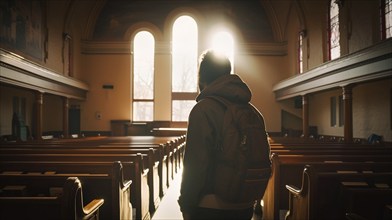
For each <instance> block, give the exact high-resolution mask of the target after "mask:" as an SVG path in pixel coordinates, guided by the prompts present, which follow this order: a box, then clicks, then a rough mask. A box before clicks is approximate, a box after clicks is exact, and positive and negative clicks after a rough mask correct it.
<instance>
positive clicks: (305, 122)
mask: <svg viewBox="0 0 392 220" xmlns="http://www.w3.org/2000/svg"><path fill="white" fill-rule="evenodd" d="M308 100H309V98H308V95H303V96H302V134H303V135H304V137H305V138H308V137H309V105H308Z"/></svg>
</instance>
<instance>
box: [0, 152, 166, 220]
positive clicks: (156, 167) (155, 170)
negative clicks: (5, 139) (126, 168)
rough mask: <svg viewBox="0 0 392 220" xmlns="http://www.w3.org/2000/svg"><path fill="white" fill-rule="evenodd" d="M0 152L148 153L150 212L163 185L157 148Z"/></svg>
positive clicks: (158, 199) (154, 208)
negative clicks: (161, 184)
mask: <svg viewBox="0 0 392 220" xmlns="http://www.w3.org/2000/svg"><path fill="white" fill-rule="evenodd" d="M0 153H1V154H7V153H14V154H46V153H48V154H67V153H78V154H137V153H144V154H146V155H148V156H147V157H145V160H144V162H145V167H146V168H148V169H149V172H148V185H149V190H150V212H151V213H153V212H155V210H156V208H157V207H158V205H159V202H160V198H161V196H160V195H161V194H163V192H161V190H163V187H161V186H160V183H161V182H162V181H161V180H160V177H161V176H162V173H160V172H163V169H162V167H160V166H162V156H161V154H160V151H159V149H153V148H150V149H147V148H126V149H116V148H109V149H106V148H104V149H102V148H99V149H98V148H92V147H87V148H76V149H67V148H57V147H56V148H38V149H32V148H16V149H15V148H1V149H0Z"/></svg>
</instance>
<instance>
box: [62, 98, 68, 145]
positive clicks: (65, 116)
mask: <svg viewBox="0 0 392 220" xmlns="http://www.w3.org/2000/svg"><path fill="white" fill-rule="evenodd" d="M68 111H69V99H68V98H67V97H63V135H64V138H68V137H69V124H68V123H69V122H68V118H69V117H68Z"/></svg>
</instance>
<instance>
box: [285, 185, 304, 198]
mask: <svg viewBox="0 0 392 220" xmlns="http://www.w3.org/2000/svg"><path fill="white" fill-rule="evenodd" d="M286 189H287V190H288V191H289V193H291V194H294V196H300V195H302V190H301V189H300V188H298V187H296V186H293V185H286Z"/></svg>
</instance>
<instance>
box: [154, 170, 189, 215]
mask: <svg viewBox="0 0 392 220" xmlns="http://www.w3.org/2000/svg"><path fill="white" fill-rule="evenodd" d="M181 177H182V170H181V169H180V170H179V171H178V172H177V174H176V176H175V177H174V180H173V182H172V183H171V184H170V187H169V188H168V189H167V192H166V194H165V195H164V196H163V198H162V200H161V202H160V204H159V206H158V209H157V210H156V211H155V213H154V215H153V216H152V220H181V219H182V214H181V211H180V207H179V206H178V203H177V200H178V197H179V196H180V185H181Z"/></svg>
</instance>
